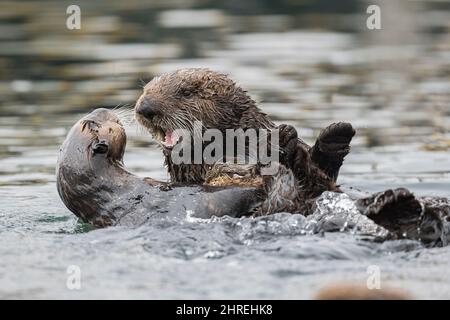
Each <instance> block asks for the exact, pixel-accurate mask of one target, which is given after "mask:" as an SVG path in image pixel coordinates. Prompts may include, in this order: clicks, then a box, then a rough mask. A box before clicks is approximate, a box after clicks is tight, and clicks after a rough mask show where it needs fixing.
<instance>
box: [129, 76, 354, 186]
mask: <svg viewBox="0 0 450 320" xmlns="http://www.w3.org/2000/svg"><path fill="white" fill-rule="evenodd" d="M135 116H136V119H137V120H138V122H139V123H140V124H142V125H143V126H144V127H145V128H147V129H148V130H149V131H150V133H151V134H152V135H153V137H154V138H155V139H156V141H158V142H159V144H160V145H161V146H162V148H163V153H164V156H165V164H166V166H167V170H168V172H169V174H170V177H171V180H172V181H173V182H185V183H203V182H205V180H206V177H207V175H208V171H209V170H210V169H211V166H210V165H208V164H205V163H202V164H185V163H184V164H175V163H174V161H173V160H172V148H173V146H174V145H175V144H176V143H177V142H178V140H177V139H178V137H177V136H176V135H175V134H174V131H175V130H177V129H186V130H188V131H190V132H191V134H192V135H195V134H197V133H196V132H195V128H194V124H195V123H196V121H199V122H201V124H202V126H203V130H205V129H218V130H220V131H221V132H222V133H224V134H225V131H226V130H227V129H243V130H247V129H274V128H275V127H276V126H275V124H274V123H273V122H272V121H271V120H270V119H269V118H268V117H267V115H266V114H264V113H263V112H262V111H261V110H260V109H259V108H258V106H257V105H256V102H255V101H254V100H253V99H252V98H251V97H250V96H249V95H248V94H247V92H246V91H245V90H244V89H242V88H241V87H239V86H238V85H237V84H236V83H235V82H234V81H233V80H231V79H230V78H229V77H228V76H227V75H225V74H222V73H218V72H215V71H212V70H209V69H203V68H190V69H180V70H177V71H175V72H171V73H166V74H162V75H160V76H158V77H155V78H153V79H152V80H151V81H150V82H149V83H147V85H146V86H145V87H144V92H143V94H142V95H141V96H140V97H139V99H138V100H137V102H136V105H135ZM200 130H202V128H200ZM354 134H355V130H354V129H353V127H352V126H351V124H349V123H334V124H332V125H330V126H329V127H327V128H326V129H325V130H323V131H322V132H321V134H320V135H319V137H318V139H317V141H316V143H315V144H314V146H313V147H309V146H308V145H307V144H306V143H305V142H304V141H302V140H301V139H300V138H299V139H298V141H297V144H298V147H299V148H304V149H305V151H307V152H305V153H304V156H305V157H308V158H311V159H312V162H311V166H316V167H318V168H319V169H320V171H322V172H323V173H324V174H325V175H327V176H328V177H329V178H330V180H331V181H332V182H335V181H336V179H337V176H338V174H339V169H340V167H341V165H342V162H343V161H344V158H345V156H346V155H347V154H348V153H349V150H350V141H351V140H352V138H353V136H354ZM225 144H226V142H225V141H223V145H224V146H225ZM205 145H206V144H204V146H205ZM204 146H203V148H204ZM307 162H309V161H307ZM281 163H282V164H284V163H283V159H282V161H281ZM311 178H312V179H314V175H313V176H310V177H308V179H311Z"/></svg>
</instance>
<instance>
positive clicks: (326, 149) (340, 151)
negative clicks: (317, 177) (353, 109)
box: [310, 122, 355, 181]
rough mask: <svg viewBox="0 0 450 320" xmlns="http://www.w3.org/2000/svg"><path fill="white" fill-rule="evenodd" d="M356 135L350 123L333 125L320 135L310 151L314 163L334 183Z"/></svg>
mask: <svg viewBox="0 0 450 320" xmlns="http://www.w3.org/2000/svg"><path fill="white" fill-rule="evenodd" d="M354 135H355V129H353V127H352V125H351V124H350V123H347V122H338V123H333V124H331V125H329V126H328V127H326V128H325V129H324V130H323V131H322V132H321V133H320V135H319V137H318V138H317V140H316V143H315V144H314V146H313V147H312V148H311V150H310V154H311V159H312V161H313V162H314V163H316V164H317V165H318V166H319V168H320V169H322V170H323V171H324V172H325V173H326V174H327V175H328V176H329V177H330V179H332V180H333V181H336V180H337V177H338V175H339V169H340V168H341V166H342V163H343V162H344V158H345V156H346V155H347V154H348V153H349V152H350V142H351V141H352V139H353V136H354Z"/></svg>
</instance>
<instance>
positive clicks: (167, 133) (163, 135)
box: [137, 116, 180, 149]
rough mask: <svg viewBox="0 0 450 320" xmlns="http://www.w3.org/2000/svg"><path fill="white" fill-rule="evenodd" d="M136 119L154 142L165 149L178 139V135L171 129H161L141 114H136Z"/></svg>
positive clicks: (173, 144)
mask: <svg viewBox="0 0 450 320" xmlns="http://www.w3.org/2000/svg"><path fill="white" fill-rule="evenodd" d="M137 120H138V121H139V122H140V123H141V124H142V125H143V126H144V127H146V128H147V129H148V131H149V132H150V133H151V135H152V136H153V138H154V139H155V140H156V142H158V144H160V145H161V146H163V147H164V148H166V149H172V148H173V147H174V146H175V145H176V144H177V143H178V142H179V141H180V136H179V135H178V134H177V133H176V132H174V131H173V130H169V129H163V128H161V127H160V126H159V125H157V124H155V123H152V122H150V121H148V120H147V119H146V118H144V117H141V116H138V117H137Z"/></svg>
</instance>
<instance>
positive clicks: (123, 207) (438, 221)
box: [56, 109, 450, 245]
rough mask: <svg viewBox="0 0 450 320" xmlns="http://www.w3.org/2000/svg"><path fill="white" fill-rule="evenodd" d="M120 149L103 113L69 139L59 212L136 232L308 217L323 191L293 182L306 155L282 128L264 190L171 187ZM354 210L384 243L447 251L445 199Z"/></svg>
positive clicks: (399, 196)
mask: <svg viewBox="0 0 450 320" xmlns="http://www.w3.org/2000/svg"><path fill="white" fill-rule="evenodd" d="M125 145H126V134H125V131H124V128H123V126H122V124H121V123H120V120H119V118H118V117H117V116H116V115H115V114H114V112H112V111H110V110H108V109H97V110H95V111H93V112H91V113H90V114H88V115H86V116H85V117H83V118H82V119H81V120H79V121H78V122H77V123H76V124H75V125H74V126H73V127H72V129H71V130H70V132H69V133H68V135H67V137H66V140H65V141H64V143H63V145H62V147H61V150H60V155H59V158H58V163H57V168H56V176H57V188H58V193H59V195H60V197H61V199H62V200H63V202H64V204H65V205H66V206H67V207H68V208H69V210H71V211H72V212H73V213H74V214H75V215H77V216H78V217H80V218H81V219H82V220H83V221H85V222H89V223H91V224H93V225H95V226H97V227H106V226H111V225H128V226H137V225H141V224H144V223H145V222H146V221H147V220H148V219H150V217H151V216H154V215H160V216H170V215H173V214H179V213H180V212H188V211H189V212H191V213H192V214H193V215H194V216H196V217H199V218H209V217H211V216H224V215H228V216H231V217H242V216H258V215H267V214H272V213H276V212H291V213H301V214H305V215H307V214H311V213H313V212H314V211H315V210H316V208H315V198H314V195H315V194H319V195H320V193H321V191H320V189H323V190H322V192H323V191H326V189H327V188H328V187H329V186H328V185H327V182H326V181H324V182H323V183H321V184H318V185H302V184H301V183H299V181H298V180H297V178H296V176H297V174H296V171H299V170H304V168H303V169H302V165H301V162H302V161H303V160H304V156H303V153H304V149H302V148H297V134H296V131H295V129H294V128H293V127H292V126H286V125H284V126H281V133H280V146H281V148H282V149H283V152H284V154H286V155H287V160H286V162H287V163H288V165H289V167H285V166H283V165H280V168H279V170H278V171H277V174H276V175H275V176H268V177H264V179H265V181H264V187H263V188H260V187H255V188H250V187H238V186H228V187H211V186H202V185H199V186H170V185H167V184H165V183H161V182H157V181H155V180H153V179H150V178H139V177H137V176H135V175H133V174H132V173H130V172H129V171H127V170H126V169H125V168H124V166H123V155H124V152H125ZM308 161H310V159H309V160H308ZM314 188H316V189H315V190H314ZM331 190H333V189H331ZM334 191H338V192H339V190H336V189H335V190H334ZM356 204H357V206H358V208H359V209H360V211H361V213H362V214H365V215H366V216H367V217H369V218H370V219H372V220H373V221H375V222H376V223H377V224H379V225H381V226H383V227H384V228H386V229H387V230H389V231H390V233H389V238H392V239H397V238H410V239H418V240H421V241H423V242H424V243H427V244H430V245H447V243H448V241H449V240H450V225H449V221H448V220H449V217H450V202H449V201H448V199H443V198H416V197H415V196H414V195H413V194H412V193H410V192H409V191H408V190H406V189H401V188H400V189H396V190H387V191H384V192H382V193H378V194H375V195H373V196H369V197H362V198H360V199H356ZM343 223H345V222H343ZM337 230H339V227H338V228H337Z"/></svg>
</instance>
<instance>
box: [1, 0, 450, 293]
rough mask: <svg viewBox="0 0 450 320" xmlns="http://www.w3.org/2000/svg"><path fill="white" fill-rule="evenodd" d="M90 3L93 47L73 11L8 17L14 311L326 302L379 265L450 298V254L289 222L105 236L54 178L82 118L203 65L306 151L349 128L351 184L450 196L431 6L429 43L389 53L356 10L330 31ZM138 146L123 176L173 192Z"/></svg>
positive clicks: (447, 68) (268, 12)
mask: <svg viewBox="0 0 450 320" xmlns="http://www.w3.org/2000/svg"><path fill="white" fill-rule="evenodd" d="M80 3H81V8H82V10H83V8H84V9H85V11H82V12H84V17H85V18H84V19H85V20H83V21H84V22H83V23H85V24H84V27H83V29H82V30H81V31H80V32H78V31H77V32H71V31H68V30H67V29H65V28H64V27H61V24H62V25H64V21H65V17H66V15H65V8H66V6H65V5H64V4H63V2H61V4H60V5H55V4H53V5H51V6H48V7H47V9H46V10H39V8H40V7H39V5H42V2H40V1H35V2H32V3H25V4H23V5H17V4H16V3H15V2H14V3H13V2H7V1H4V2H3V3H2V4H1V6H2V8H1V9H2V10H0V30H1V32H0V42H1V44H0V237H1V241H0V243H1V244H0V298H235V299H240V298H286V299H294V298H311V297H313V295H314V294H315V292H317V290H318V289H320V288H321V287H323V286H326V285H328V284H331V283H336V282H342V281H343V282H348V283H355V284H361V285H365V283H366V280H367V277H368V274H367V268H368V266H370V265H377V266H379V267H380V268H381V269H380V270H381V280H382V286H391V287H399V288H403V289H405V290H407V291H408V292H410V293H412V294H413V295H414V296H415V297H418V298H450V284H449V281H448V279H449V278H450V277H449V276H450V273H449V271H448V270H450V268H449V263H448V261H450V249H449V248H448V247H446V248H434V249H424V248H423V247H422V246H421V245H420V244H419V243H417V242H414V241H406V240H402V241H389V242H385V243H375V242H373V241H370V239H367V237H365V236H363V235H361V234H360V233H358V232H354V231H352V230H342V232H337V233H324V234H311V232H309V231H310V229H309V228H308V226H311V221H309V220H306V219H305V218H304V217H302V216H299V215H297V216H293V215H288V214H277V215H274V216H270V217H263V218H257V219H231V218H223V219H213V220H211V221H209V220H208V221H202V222H199V221H197V220H195V221H192V219H190V218H189V217H187V216H186V214H185V213H180V216H179V217H178V218H176V219H173V220H167V219H164V218H161V219H156V220H155V221H152V223H151V224H149V225H146V226H143V227H140V228H136V229H128V228H122V227H113V228H108V229H103V230H92V228H90V227H89V226H87V225H83V224H81V223H80V222H78V221H77V219H76V218H75V216H73V215H72V214H71V213H70V212H69V211H68V210H67V209H66V208H65V207H64V205H63V204H62V202H61V201H60V200H59V197H58V195H57V192H56V187H55V177H54V167H55V162H56V157H57V152H58V148H59V145H60V143H61V142H62V141H63V139H64V136H65V134H66V133H67V130H68V129H69V128H70V126H71V125H72V124H73V123H74V122H75V121H76V120H77V119H79V118H80V117H81V116H82V115H83V114H85V113H86V112H88V111H90V110H91V109H92V108H94V107H98V106H107V107H115V106H117V105H120V106H127V105H132V104H133V101H134V100H135V99H136V98H137V97H138V96H139V91H140V89H139V88H140V86H141V80H143V81H146V80H149V79H151V77H152V76H153V75H155V74H157V73H160V72H164V71H169V70H173V69H176V68H181V67H186V66H202V67H211V68H214V69H217V70H221V71H224V72H227V73H229V74H230V75H231V76H232V77H233V78H234V79H236V80H237V81H238V82H239V83H240V84H241V85H242V86H244V87H245V88H246V89H248V91H249V92H250V93H251V94H252V95H253V96H254V97H255V98H257V99H258V100H259V101H261V107H262V109H263V110H264V111H265V112H267V113H268V114H269V115H270V116H271V117H272V118H273V119H275V120H276V121H277V122H278V123H290V124H293V125H295V126H296V128H297V129H298V130H299V132H300V134H301V135H302V136H303V137H305V139H306V140H307V141H309V142H312V141H313V140H314V137H315V136H316V135H317V133H318V130H319V129H320V128H322V127H324V126H325V125H327V124H329V123H331V122H333V121H339V120H345V121H350V122H352V123H353V124H354V125H355V127H356V128H357V130H358V133H357V137H356V138H355V140H354V143H353V150H352V153H351V154H350V155H349V157H348V159H347V160H346V162H345V165H344V167H343V168H342V171H341V176H340V180H339V182H340V183H341V184H343V185H345V186H355V187H357V188H360V189H362V190H367V191H378V190H382V189H385V188H389V187H393V186H405V187H408V188H410V189H411V190H413V191H414V192H416V193H417V194H421V195H442V196H447V197H450V188H449V185H450V156H449V148H450V134H449V132H448V128H449V127H450V81H449V78H450V45H449V43H450V41H449V40H450V36H449V32H448V31H449V29H448V19H445V17H447V18H448V11H442V8H441V7H433V6H430V7H429V8H425V9H424V8H422V9H421V10H424V11H421V13H420V14H421V16H422V17H424V18H423V19H422V22H421V23H422V25H420V26H418V27H417V28H418V29H417V30H420V31H421V32H420V33H416V37H417V38H415V39H409V34H408V33H402V32H403V31H401V30H400V31H399V29H401V28H394V29H389V24H388V25H387V26H386V29H387V30H388V31H389V30H390V31H391V32H390V33H389V35H390V36H389V37H387V39H385V38H383V36H382V35H383V34H384V33H380V34H377V35H373V34H372V33H369V32H367V31H364V30H363V28H362V27H360V26H359V27H358V23H357V22H358V21H363V19H362V18H361V16H360V15H361V14H359V15H358V10H357V9H355V8H354V7H353V6H351V5H350V4H351V3H352V2H348V3H349V12H353V13H352V15H351V16H350V15H349V13H348V12H341V13H334V15H333V19H330V17H329V16H327V15H324V16H320V15H319V16H316V15H314V14H313V13H311V12H309V11H305V12H304V11H302V10H300V9H299V8H301V7H299V8H296V7H295V8H294V9H296V10H294V9H293V8H290V7H288V8H285V7H280V9H279V10H278V9H277V8H272V7H267V8H266V7H263V8H262V9H261V10H259V11H258V10H256V9H254V8H251V7H250V8H240V9H239V7H233V6H229V7H227V6H225V7H224V8H217V7H216V6H211V8H209V9H208V10H204V9H201V10H197V9H194V10H193V11H184V10H181V11H180V10H174V9H178V7H177V4H176V3H175V2H173V4H170V3H168V4H164V3H162V2H161V3H159V2H158V1H156V2H155V3H154V5H150V4H147V5H145V4H139V3H138V2H134V1H127V8H124V7H123V5H121V2H120V1H111V2H110V6H109V7H108V8H107V9H106V8H104V7H101V6H98V7H97V6H91V5H89V2H84V1H80ZM194 8H195V6H194ZM236 8H237V9H236ZM445 9H449V8H445V7H444V10H445ZM239 10H244V12H246V14H247V16H243V15H241V14H238V13H237V11H239ZM362 12H364V11H362ZM440 12H441V13H442V12H447V16H445V15H444V19H442V15H441V14H440ZM249 13H250V14H249ZM410 14H411V16H410V18H411V17H415V16H414V14H413V13H410ZM405 15H406V14H405ZM311 16H313V17H316V18H317V17H319V18H320V17H322V18H321V19H319V20H317V19H315V20H314V19H313V20H312V19H311ZM149 17H151V18H149ZM192 17H193V18H192ZM349 17H351V18H349ZM348 19H351V20H352V21H355V22H356V23H355V25H352V26H349V24H348V22H346V21H348ZM406 20H407V21H409V20H408V19H406ZM307 21H310V22H309V23H308V22H307ZM311 21H322V22H323V23H325V24H326V27H321V29H322V30H319V29H317V22H315V23H313V22H311ZM412 21H415V20H414V19H412ZM309 24H312V25H309ZM308 25H309V27H312V28H306V27H308ZM100 27H101V28H100ZM419 27H420V28H419ZM323 29H327V30H323ZM394 30H396V32H394ZM283 31H287V32H283ZM398 39H401V40H400V41H399V40H398ZM127 132H128V135H129V144H128V147H127V151H126V156H125V164H126V166H127V167H128V168H130V169H131V170H132V171H133V172H135V173H137V174H139V175H147V176H151V177H154V178H157V179H167V175H166V174H165V170H164V168H163V166H162V156H161V154H160V152H159V150H158V149H157V148H156V146H155V144H154V143H153V142H151V140H150V139H149V137H148V136H147V135H146V134H143V133H142V132H140V131H139V130H138V129H137V128H136V126H135V125H134V124H130V125H129V126H128V127H127ZM333 208H335V209H336V210H335V211H334V212H333V213H334V214H337V213H338V212H337V210H338V208H339V206H337V207H333ZM315 218H319V217H318V216H316V217H315ZM70 265H77V266H79V267H80V268H81V272H82V287H81V290H69V289H67V287H66V280H67V276H68V275H67V273H66V269H67V267H68V266H70Z"/></svg>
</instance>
